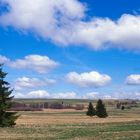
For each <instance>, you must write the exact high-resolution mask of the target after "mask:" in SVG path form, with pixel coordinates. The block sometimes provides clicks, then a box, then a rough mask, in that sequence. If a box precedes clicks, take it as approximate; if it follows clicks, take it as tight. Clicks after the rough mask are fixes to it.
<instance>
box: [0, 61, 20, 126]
mask: <svg viewBox="0 0 140 140" xmlns="http://www.w3.org/2000/svg"><path fill="white" fill-rule="evenodd" d="M6 75H7V73H5V72H3V69H2V64H0V127H11V126H14V125H15V124H16V123H15V121H16V119H17V118H18V115H16V114H17V112H12V111H9V109H10V108H11V105H12V99H13V97H14V96H11V93H12V91H13V90H11V89H10V87H9V83H8V82H6V81H5V80H4V79H5V77H6Z"/></svg>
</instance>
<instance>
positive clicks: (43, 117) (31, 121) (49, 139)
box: [0, 100, 140, 140]
mask: <svg viewBox="0 0 140 140" xmlns="http://www.w3.org/2000/svg"><path fill="white" fill-rule="evenodd" d="M18 101H20V102H26V103H29V102H30V103H31V102H32V103H36V102H43V101H44V100H18ZM47 102H54V100H47ZM58 102H61V101H60V100H58ZM64 102H66V103H71V104H77V103H78V104H84V105H85V106H87V104H88V102H89V101H88V100H64ZM95 102H96V101H93V104H95ZM106 106H107V111H108V114H109V117H108V118H104V119H103V118H97V117H88V116H86V115H85V112H86V110H87V109H86V107H85V109H84V110H75V109H44V110H43V111H22V112H19V114H20V117H19V118H18V120H17V125H16V126H15V127H13V128H0V139H1V140H11V139H13V140H27V139H30V140H65V139H69V140H112V139H114V140H139V139H140V106H139V102H138V107H134V108H131V109H125V110H120V109H116V108H115V106H114V105H106Z"/></svg>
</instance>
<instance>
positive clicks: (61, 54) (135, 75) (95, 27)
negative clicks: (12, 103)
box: [0, 0, 140, 99]
mask: <svg viewBox="0 0 140 140" xmlns="http://www.w3.org/2000/svg"><path fill="white" fill-rule="evenodd" d="M139 6H140V2H139V1H138V0H123V1H122V0H115V1H112V0H105V1H102V0H92V1H91V0H80V1H78V0H69V2H68V1H66V0H61V1H60V0H56V1H51V2H49V1H48V0H36V3H35V2H34V0H30V2H29V1H28V0H19V1H18V2H17V1H16V0H12V1H10V0H0V62H1V63H4V64H5V65H4V69H5V71H7V72H8V73H9V74H8V77H7V80H8V81H9V82H10V83H11V85H12V87H13V88H14V95H15V97H17V98H44V97H45V98H93V99H94V98H140V89H139V86H140V65H139V64H140V52H139V50H140V45H139V44H140V16H139V14H140V7H139ZM30 7H32V8H30Z"/></svg>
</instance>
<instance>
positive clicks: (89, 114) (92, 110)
mask: <svg viewBox="0 0 140 140" xmlns="http://www.w3.org/2000/svg"><path fill="white" fill-rule="evenodd" d="M87 115H88V116H90V117H92V116H94V115H96V111H95V109H94V107H93V105H92V103H91V102H89V106H88V111H87Z"/></svg>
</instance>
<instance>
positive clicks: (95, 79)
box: [66, 71, 111, 87]
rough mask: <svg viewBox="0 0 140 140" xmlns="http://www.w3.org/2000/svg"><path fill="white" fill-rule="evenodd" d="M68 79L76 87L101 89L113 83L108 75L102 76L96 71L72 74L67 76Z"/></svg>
mask: <svg viewBox="0 0 140 140" xmlns="http://www.w3.org/2000/svg"><path fill="white" fill-rule="evenodd" d="M66 79H67V80H68V81H69V82H70V83H73V84H75V85H78V86H81V87H100V86H105V85H106V84H108V83H109V82H110V81H111V77H110V76H109V75H106V74H100V73H99V72H96V71H91V72H84V73H81V74H79V73H77V72H70V73H68V74H67V76H66Z"/></svg>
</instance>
